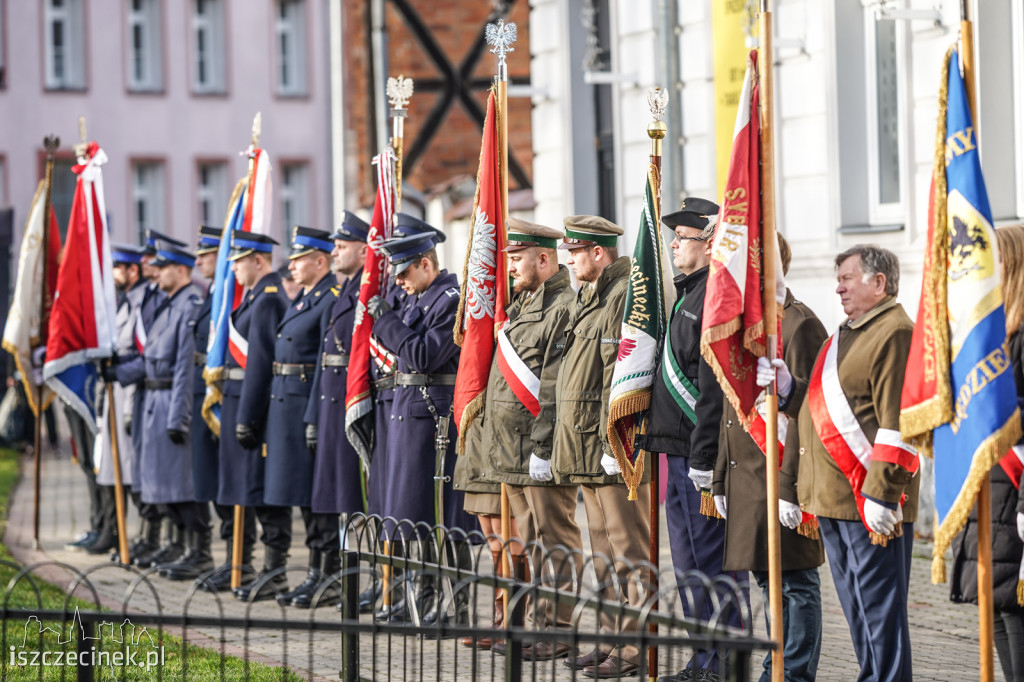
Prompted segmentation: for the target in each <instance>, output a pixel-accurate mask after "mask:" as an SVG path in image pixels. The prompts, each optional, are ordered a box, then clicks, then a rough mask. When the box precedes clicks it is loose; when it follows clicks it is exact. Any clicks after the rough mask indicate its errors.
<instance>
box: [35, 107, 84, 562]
mask: <svg viewBox="0 0 1024 682" xmlns="http://www.w3.org/2000/svg"><path fill="white" fill-rule="evenodd" d="M79 120H83V119H79ZM83 125H84V123H83ZM83 136H84V133H83ZM84 139H85V138H84V137H83V140H84ZM59 146H60V138H59V137H56V136H53V135H51V136H49V137H45V138H43V148H45V149H46V171H45V175H46V200H45V203H44V204H43V252H42V253H43V282H42V286H43V295H42V296H40V297H39V329H40V331H45V330H46V329H47V328H48V327H49V325H50V320H49V319H48V318H49V315H50V306H51V305H52V304H53V301H51V300H49V299H50V289H49V287H48V286H47V282H48V281H49V279H48V276H49V273H48V272H47V270H48V269H49V268H48V266H49V262H48V261H49V253H50V229H51V228H50V207H51V206H52V204H51V198H52V196H53V156H54V154H55V153H56V152H57V148H58V147H59ZM43 386H44V384H42V383H40V384H39V385H38V386H37V387H36V395H37V396H38V397H37V398H36V422H35V428H34V434H33V446H32V452H33V455H34V458H35V459H34V462H33V468H34V475H35V478H34V480H33V483H32V485H33V490H34V493H33V494H34V497H33V501H32V549H39V489H40V477H41V469H42V457H41V453H40V452H39V448H40V446H41V444H42V440H43Z"/></svg>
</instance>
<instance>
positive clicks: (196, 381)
mask: <svg viewBox="0 0 1024 682" xmlns="http://www.w3.org/2000/svg"><path fill="white" fill-rule="evenodd" d="M205 293H206V298H205V299H203V304H202V305H201V306H200V307H199V312H198V313H196V317H195V320H193V321H192V322H190V323H189V324H191V325H192V328H193V334H194V336H195V348H196V350H195V352H196V353H197V357H205V356H206V344H207V341H208V340H209V338H210V305H211V303H212V300H211V297H210V289H209V288H207V290H206V292H205ZM193 365H194V369H193V370H192V395H193V398H192V480H193V482H194V485H195V489H196V501H197V502H212V501H214V500H216V499H217V469H218V464H217V461H218V457H217V450H218V445H217V438H216V437H215V436H214V435H213V432H212V431H210V427H209V426H207V425H206V420H204V419H203V400H204V399H205V398H206V380H205V379H203V369H204V368H205V367H206V363H205V362H193Z"/></svg>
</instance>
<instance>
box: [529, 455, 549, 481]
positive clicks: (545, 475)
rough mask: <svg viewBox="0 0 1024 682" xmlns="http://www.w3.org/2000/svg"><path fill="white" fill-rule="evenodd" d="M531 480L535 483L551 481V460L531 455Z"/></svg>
mask: <svg viewBox="0 0 1024 682" xmlns="http://www.w3.org/2000/svg"><path fill="white" fill-rule="evenodd" d="M530 478H532V479H533V480H535V481H550V480H551V460H549V459H541V458H540V457H538V456H537V455H535V454H533V453H532V452H531V453H530Z"/></svg>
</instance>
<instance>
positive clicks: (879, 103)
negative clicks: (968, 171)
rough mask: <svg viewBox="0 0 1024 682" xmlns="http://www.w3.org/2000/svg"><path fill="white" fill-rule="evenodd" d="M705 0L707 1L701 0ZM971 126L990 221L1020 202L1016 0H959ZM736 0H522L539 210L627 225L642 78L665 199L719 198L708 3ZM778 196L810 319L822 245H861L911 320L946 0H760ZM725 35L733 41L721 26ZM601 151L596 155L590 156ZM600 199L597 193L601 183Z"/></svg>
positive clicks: (638, 196) (824, 279)
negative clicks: (656, 125)
mask: <svg viewBox="0 0 1024 682" xmlns="http://www.w3.org/2000/svg"><path fill="white" fill-rule="evenodd" d="M713 3H715V4H717V3H721V4H720V6H719V7H714V6H713ZM971 4H972V12H973V19H974V41H975V45H976V48H977V62H976V63H977V73H978V78H977V89H978V94H979V97H978V110H979V112H980V123H979V126H978V127H979V129H980V130H979V138H980V146H981V157H982V163H983V169H984V172H985V180H986V184H987V186H988V193H989V199H990V202H991V204H992V210H993V215H994V219H995V222H996V224H997V225H999V224H1007V223H1014V222H1019V221H1020V217H1021V216H1022V215H1024V117H1022V116H1021V113H1020V112H1022V111H1024V106H1022V105H1024V3H1021V2H1019V0H973V2H972V3H971ZM744 5H747V6H750V5H752V6H753V7H754V8H756V6H757V2H756V0H755V1H754V2H749V3H747V2H745V1H744V0H735V1H733V2H726V0H675V1H673V0H649V1H647V2H633V1H630V0H533V2H532V3H531V7H532V12H531V31H532V35H531V49H532V55H531V59H532V75H531V79H532V85H533V87H534V88H535V91H536V94H535V95H534V105H535V106H534V111H533V130H534V136H533V139H534V152H535V155H536V156H535V162H534V178H535V190H534V192H535V199H536V202H537V206H536V209H535V217H536V219H537V220H538V221H539V222H542V223H548V224H554V225H558V224H560V222H561V219H562V217H563V216H565V215H569V214H573V213H587V212H601V213H602V215H605V216H606V217H608V218H610V219H613V220H615V221H616V222H617V223H619V224H620V225H622V226H623V227H624V228H625V229H626V235H627V236H626V238H625V239H624V240H623V242H622V243H623V245H624V246H627V250H628V245H631V244H632V239H633V238H634V235H635V234H636V228H637V226H638V224H639V217H640V210H641V201H642V193H643V189H644V173H645V169H646V164H647V158H648V154H649V151H650V142H649V140H648V138H647V135H646V128H647V124H648V122H649V120H650V115H649V113H648V107H647V104H646V95H647V90H648V88H650V87H653V86H661V87H668V88H669V89H670V93H671V94H672V98H671V103H670V105H669V106H670V112H669V115H668V116H667V119H666V122H667V123H668V125H669V135H668V137H667V138H666V144H665V152H664V159H663V164H664V169H663V176H664V193H663V207H664V211H665V212H668V211H671V210H675V209H676V208H677V207H678V205H679V202H680V200H681V199H682V198H683V197H684V196H702V197H706V198H713V199H715V200H716V201H717V202H719V203H720V202H721V199H720V195H719V193H720V191H721V187H720V186H719V184H718V183H719V179H718V178H719V168H718V163H719V162H718V153H719V151H720V149H719V148H720V146H721V142H720V140H716V133H717V132H720V131H716V123H717V124H718V125H719V126H721V125H723V124H724V125H727V126H728V128H727V132H728V135H730V136H731V132H732V121H733V120H734V117H735V112H734V111H733V114H732V117H731V118H727V119H725V120H724V122H723V118H722V117H721V112H719V113H718V115H717V117H716V102H715V99H716V90H715V75H716V72H715V49H716V45H715V42H716V40H721V38H716V36H719V35H721V31H720V30H718V27H717V26H715V25H713V24H714V22H713V19H715V17H713V13H714V11H716V10H721V9H722V8H724V7H727V6H732V8H733V9H734V10H735V9H736V6H740V7H741V8H742V7H743V6H744ZM773 5H774V18H775V31H774V38H775V43H776V49H775V65H776V66H775V72H774V75H775V124H776V127H775V139H776V154H775V161H776V202H777V221H778V225H779V229H780V231H781V232H782V233H783V234H784V235H786V237H787V238H788V239H789V240H790V242H791V244H792V246H793V252H794V258H793V265H792V268H791V270H790V273H789V276H788V281H789V283H790V286H791V288H792V289H793V291H794V293H795V294H796V295H797V296H798V297H799V298H801V299H802V300H803V301H805V302H806V303H808V304H809V305H810V306H811V307H812V308H813V309H814V310H815V311H816V312H817V313H818V315H819V316H820V317H821V318H822V320H823V322H824V323H825V325H826V327H829V328H834V327H835V326H836V325H837V324H838V323H839V322H840V321H841V320H842V318H843V315H842V310H841V308H840V307H839V305H838V297H837V296H836V295H835V294H834V293H833V290H834V288H835V280H834V270H833V265H832V259H833V257H834V256H835V254H837V253H839V252H840V251H842V250H844V249H846V248H848V247H849V246H852V245H854V244H857V243H876V244H880V245H882V246H885V247H886V248H889V249H891V250H893V251H894V252H896V253H897V254H898V255H899V257H900V260H901V265H902V281H901V287H900V299H901V301H902V302H903V304H904V306H905V307H906V308H907V311H908V312H909V313H910V314H911V315H912V316H913V315H914V314H915V313H916V310H917V298H918V295H919V292H920V272H921V265H922V261H923V254H924V239H925V236H926V232H927V211H928V206H927V203H928V189H929V182H930V177H931V169H932V159H933V154H934V151H935V130H936V129H935V124H936V114H937V108H936V107H937V93H938V88H939V77H940V69H941V60H942V57H943V54H944V53H945V50H946V48H947V47H948V46H949V45H950V44H951V43H953V42H954V41H956V39H957V36H958V34H959V30H960V16H959V11H960V3H959V1H958V0H941V1H940V0H935V1H929V2H925V1H924V0H913V2H911V1H910V0H889V1H882V0H774V2H773ZM735 34H736V35H737V38H736V40H737V42H738V41H741V40H743V34H742V32H741V31H736V32H735ZM602 154H604V155H606V157H610V158H611V162H610V163H606V160H607V159H606V158H602ZM601 195H604V196H601Z"/></svg>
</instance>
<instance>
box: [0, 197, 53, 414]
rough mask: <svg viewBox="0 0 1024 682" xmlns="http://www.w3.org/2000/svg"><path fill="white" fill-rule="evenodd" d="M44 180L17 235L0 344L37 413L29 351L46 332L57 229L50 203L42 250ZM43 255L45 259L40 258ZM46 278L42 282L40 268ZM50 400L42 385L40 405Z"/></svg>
mask: <svg viewBox="0 0 1024 682" xmlns="http://www.w3.org/2000/svg"><path fill="white" fill-rule="evenodd" d="M45 216H46V180H45V179H44V180H40V181H39V186H38V187H37V188H36V194H35V197H33V198H32V208H30V209H29V213H28V221H26V223H25V235H24V236H23V237H22V239H21V252H20V253H19V254H18V275H17V279H15V281H14V297H13V298H12V299H11V307H10V310H9V311H8V312H7V324H6V326H4V336H3V348H4V350H5V351H7V352H8V353H10V354H11V355H12V356H14V364H15V365H16V366H17V368H18V372H20V373H21V382H22V384H24V386H25V396H26V398H28V406H29V407H30V408H31V409H32V414H34V415H38V414H39V411H40V408H39V406H38V405H37V404H36V397H37V395H36V390H35V386H34V385H33V381H32V375H33V371H32V367H33V363H32V352H33V350H35V349H36V348H40V347H45V346H46V341H47V335H48V332H49V329H48V326H49V320H50V308H51V307H52V306H53V294H54V291H55V290H56V288H57V267H58V263H59V260H60V229H59V228H58V227H57V216H56V215H55V214H54V212H53V207H52V206H51V207H50V215H49V219H50V220H49V223H48V224H49V229H48V233H49V235H48V239H47V240H46V241H47V245H46V253H45V254H44V253H43V236H44V234H46V233H47V221H46V217H45ZM44 259H45V261H44ZM44 263H45V269H46V282H43V269H44ZM51 400H53V391H52V390H51V389H50V388H49V387H47V386H45V385H44V386H43V393H42V409H44V410H45V409H46V406H47V405H49V404H50V401H51Z"/></svg>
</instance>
